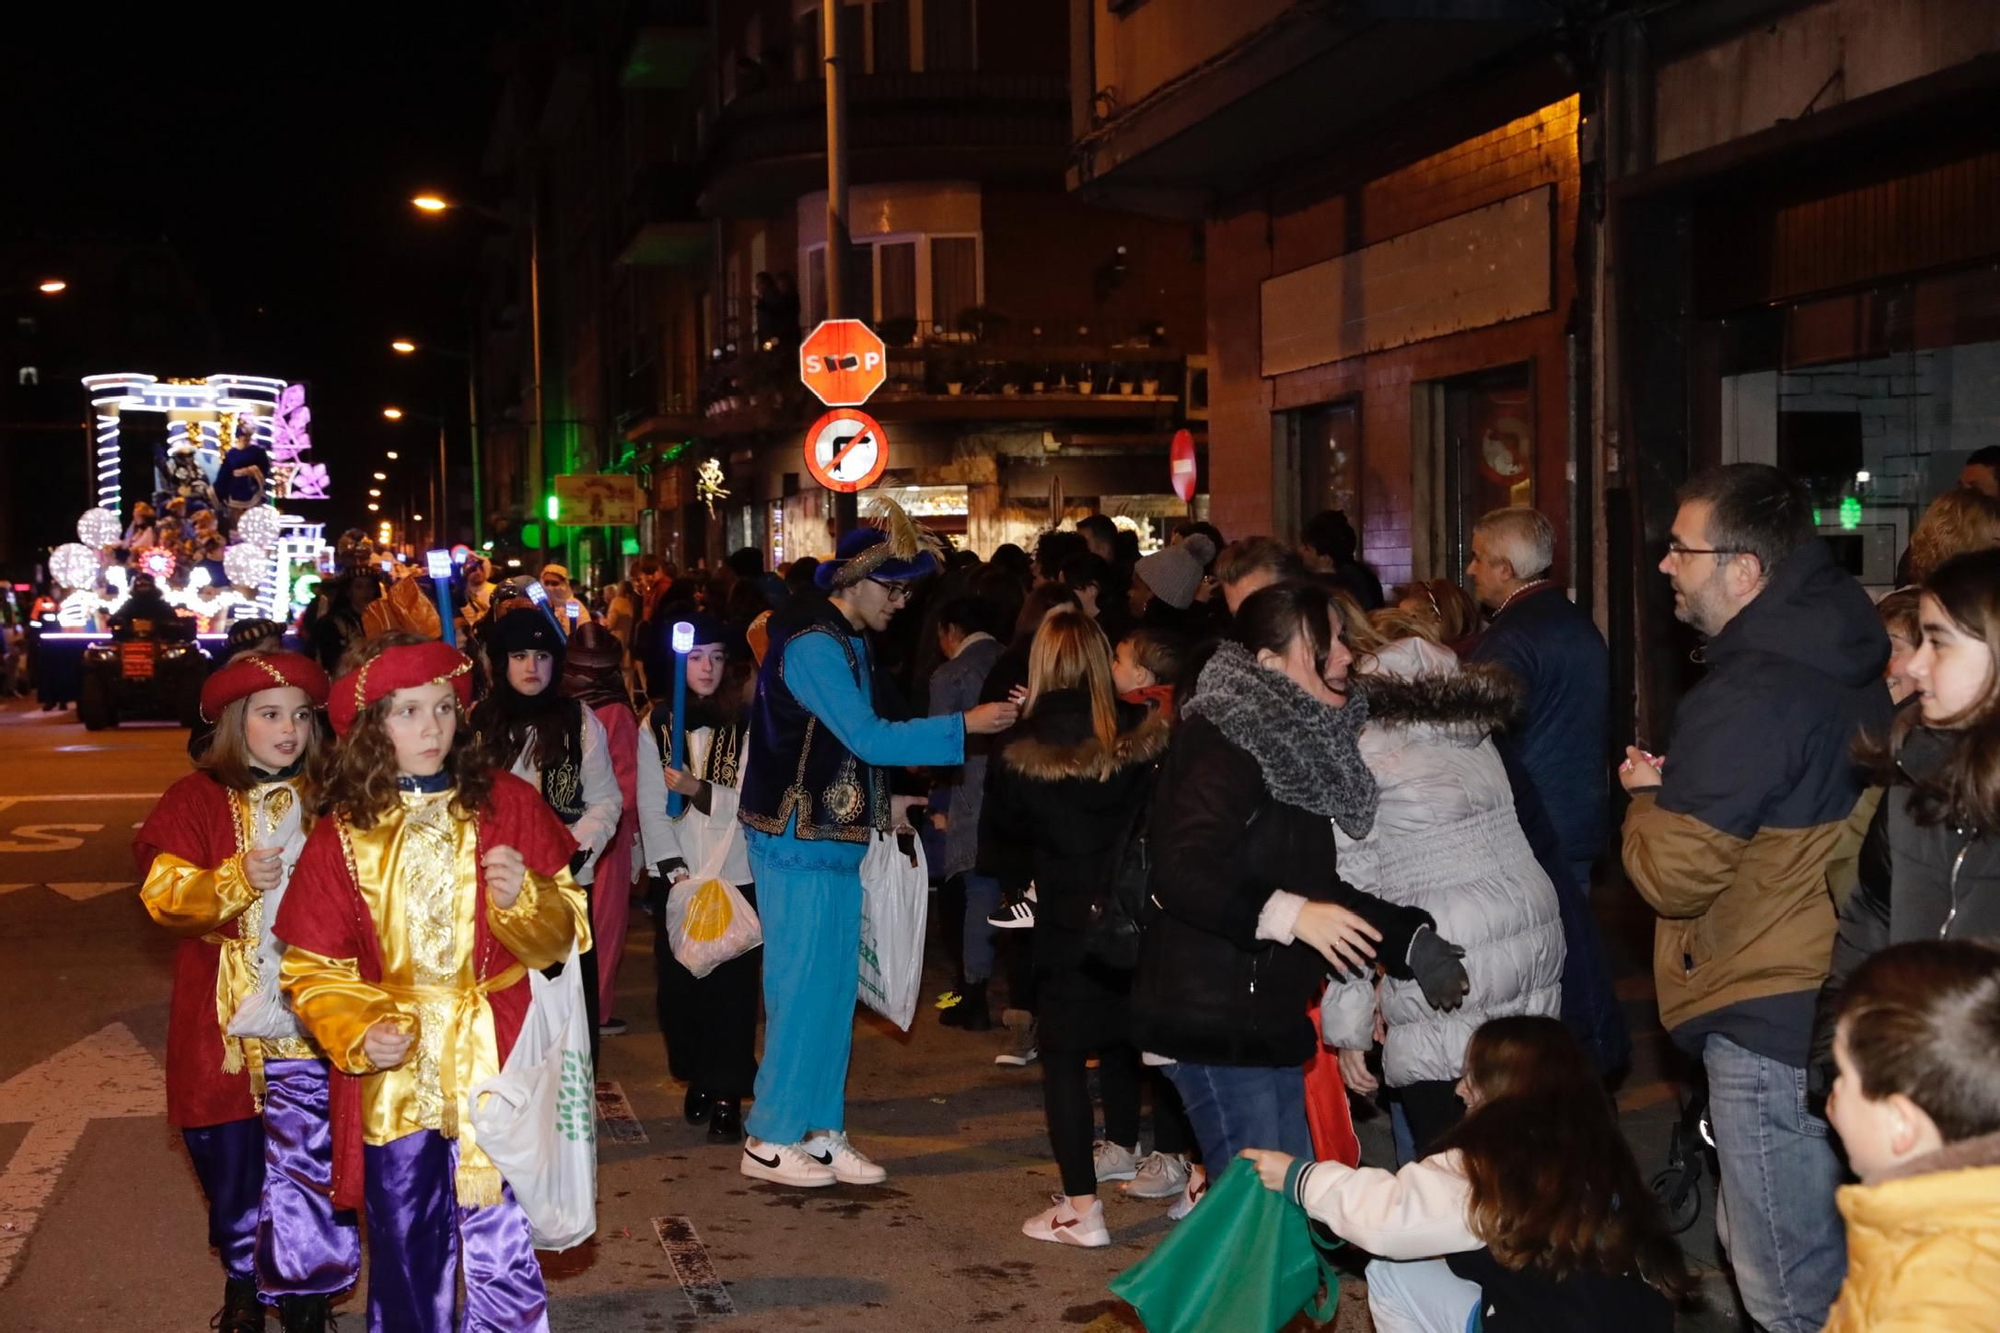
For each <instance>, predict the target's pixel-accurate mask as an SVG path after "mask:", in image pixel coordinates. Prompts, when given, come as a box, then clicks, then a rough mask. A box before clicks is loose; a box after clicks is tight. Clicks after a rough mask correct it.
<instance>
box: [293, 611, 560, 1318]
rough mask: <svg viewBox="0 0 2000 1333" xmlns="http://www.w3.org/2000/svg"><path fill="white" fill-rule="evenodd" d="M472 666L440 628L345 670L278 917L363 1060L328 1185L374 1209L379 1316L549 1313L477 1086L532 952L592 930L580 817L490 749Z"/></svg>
mask: <svg viewBox="0 0 2000 1333" xmlns="http://www.w3.org/2000/svg"><path fill="white" fill-rule="evenodd" d="M471 672H472V663H471V662H469V661H468V660H466V658H465V656H464V655H463V654H461V653H460V652H459V651H458V650H457V649H455V648H452V647H450V646H449V645H447V644H443V643H439V642H437V641H435V640H430V639H421V638H418V637H417V636H415V635H412V634H403V633H390V634H385V635H382V636H381V637H380V638H378V639H376V640H374V641H373V642H371V643H370V644H368V645H367V646H366V647H365V648H364V649H363V650H362V652H361V656H360V660H359V663H358V664H357V665H356V666H355V668H354V669H353V670H352V671H350V672H349V673H348V674H347V675H344V676H342V677H341V678H340V679H338V680H336V681H335V682H334V683H333V693H332V698H331V701H330V702H329V704H328V708H327V712H328V715H329V717H330V718H331V719H332V722H333V729H334V732H335V734H336V735H338V736H339V737H340V738H341V745H340V750H339V753H338V754H337V756H336V758H335V762H334V769H333V773H332V776H331V777H330V778H329V780H328V784H327V805H328V816H327V818H325V819H323V820H321V821H320V823H319V825H318V826H317V827H316V828H315V829H314V830H313V834H312V837H311V838H310V839H309V840H308V841H307V844H306V849H305V854H304V856H303V857H302V858H301V859H300V861H299V868H298V872H297V874H296V876H295V877H294V883H293V888H292V891H291V892H290V893H289V894H288V895H287V896H286V899H285V906H284V910H283V912H282V913H280V915H279V918H278V926H277V931H278V935H279V937H280V938H281V939H283V940H284V941H285V943H286V944H287V945H288V946H290V947H289V949H288V950H287V952H286V954H285V959H284V965H283V969H282V976H283V980H284V989H285V994H286V995H287V996H288V997H289V998H290V999H291V1001H292V1004H293V1006H294V1007H295V1008H296V1009H297V1011H298V1015H299V1018H300V1019H301V1020H302V1021H303V1022H304V1023H305V1025H306V1027H307V1029H308V1030H310V1031H311V1033H312V1034H313V1037H314V1038H315V1040H317V1041H318V1042H319V1043H320V1045H321V1046H323V1047H324V1048H325V1049H326V1052H327V1056H328V1058H329V1059H330V1060H332V1061H333V1063H334V1065H335V1067H336V1068H338V1069H340V1070H341V1071H342V1072H344V1073H348V1074H353V1075H358V1076H359V1077H357V1078H351V1079H339V1080H337V1081H336V1084H335V1097H334V1170H333V1188H334V1199H335V1202H337V1203H341V1204H343V1205H347V1206H352V1205H353V1204H356V1203H365V1205H366V1207H367V1210H368V1245H369V1263H368V1326H369V1328H370V1329H371V1330H377V1333H447V1331H448V1330H453V1329H463V1330H467V1331H468V1333H470V1331H474V1330H476V1331H478V1333H486V1331H488V1330H492V1331H494V1333H529V1330H546V1329H547V1328H548V1314H547V1305H548V1294H547V1291H546V1289H545V1288H544V1287H543V1285H542V1275H541V1270H540V1268H539V1267H538V1266H537V1265H536V1262H535V1252H534V1248H533V1243H532V1238H531V1234H530V1229H529V1225H528V1219H527V1216H526V1214H524V1213H523V1212H522V1211H521V1209H520V1207H519V1205H518V1204H516V1203H515V1202H514V1196H513V1191H512V1190H511V1189H510V1188H509V1187H508V1186H507V1184H506V1182H504V1181H503V1180H502V1179H501V1178H500V1173H499V1171H498V1169H497V1168H495V1167H494V1165H493V1163H492V1162H491V1160H489V1159H488V1158H487V1156H486V1154H485V1153H484V1152H483V1151H482V1150H481V1149H480V1147H479V1144H478V1142H477V1140H476V1137H475V1135H474V1131H473V1124H472V1115H471V1108H470V1106H469V1103H468V1097H469V1095H470V1093H471V1091H472V1089H473V1088H475V1087H477V1086H478V1085H479V1084H480V1083H481V1082H483V1081H484V1080H486V1079H488V1078H491V1077H493V1076H494V1075H496V1074H498V1073H499V1072H500V1068H501V1066H502V1064H503V1062H504V1061H505V1060H506V1058H507V1053H508V1051H509V1050H511V1049H512V1048H513V1045H514V1039H515V1037H516V1036H518V1035H519V1033H520V1030H521V1020H522V1018H523V1017H524V1016H525V1015H526V1013H527V1009H528V999H529V990H528V979H527V977H528V969H529V968H545V967H548V966H550V965H551V964H553V963H556V962H559V961H561V960H563V959H565V958H567V957H568V956H569V951H570V945H571V943H572V942H575V943H577V944H579V945H580V946H581V947H585V948H587V947H589V940H590V925H589V922H590V916H589V908H588V906H587V905H586V904H585V901H584V897H583V893H582V891H581V890H580V889H578V887H577V885H576V883H575V881H574V880H572V879H571V878H570V875H569V871H568V869H567V867H568V864H569V859H570V857H571V856H572V855H573V854H574V853H575V851H576V842H575V840H574V839H573V838H571V837H570V835H569V832H568V830H566V829H565V828H564V827H563V826H562V823H561V821H560V820H558V819H557V818H556V816H555V814H554V813H553V812H552V811H551V810H550V809H549V807H548V805H547V803H546V802H544V801H543V800H542V796H541V793H540V792H538V791H536V790H535V789H534V788H533V787H530V786H529V785H528V784H527V783H525V782H523V781H521V780H520V779H519V778H516V777H513V776H512V775H510V774H507V773H504V772H499V771H497V770H495V769H494V768H492V767H491V766H490V765H488V764H485V763H482V762H481V760H480V759H479V758H478V750H477V747H476V746H475V745H474V743H473V737H472V734H471V732H470V730H469V729H468V728H467V727H466V726H465V709H466V706H467V705H468V704H469V703H470V702H471V695H472V685H471V682H472V675H471ZM461 1267H462V1268H463V1270H464V1277H465V1308H464V1310H463V1311H462V1312H460V1313H459V1314H458V1315H457V1317H456V1318H455V1317H454V1307H455V1305H456V1304H457V1301H456V1297H457V1289H458V1278H459V1272H460V1269H461Z"/></svg>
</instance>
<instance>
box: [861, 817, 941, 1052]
mask: <svg viewBox="0 0 2000 1333" xmlns="http://www.w3.org/2000/svg"><path fill="white" fill-rule="evenodd" d="M910 842H911V845H912V847H913V848H914V855H910V856H906V855H904V854H903V851H902V849H901V848H900V847H898V846H897V845H896V835H895V834H893V833H877V834H876V835H875V836H874V837H873V838H871V839H870V840H869V843H868V854H867V855H866V856H864V857H863V858H862V859H861V984H860V986H859V987H858V989H857V994H858V996H859V998H860V1000H861V1003H863V1004H865V1005H867V1006H868V1007H869V1008H870V1009H873V1010H874V1011H875V1012H876V1013H878V1014H881V1015H882V1016H883V1017H884V1018H886V1019H888V1020H889V1021H890V1022H891V1023H894V1024H895V1025H896V1026H897V1027H899V1028H901V1029H903V1031H905V1032H908V1031H909V1030H910V1020H911V1019H913V1018H915V1017H916V1015H917V993H918V992H919V991H921V990H922V989H923V981H924V916H925V914H926V913H927V912H928V911H929V910H930V871H929V869H928V868H927V867H926V866H925V865H924V845H923V843H922V842H921V841H920V840H918V839H917V838H915V837H914V836H913V837H912V838H911V839H910Z"/></svg>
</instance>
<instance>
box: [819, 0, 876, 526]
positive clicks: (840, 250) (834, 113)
mask: <svg viewBox="0 0 2000 1333" xmlns="http://www.w3.org/2000/svg"><path fill="white" fill-rule="evenodd" d="M841 8H842V7H841V5H840V4H839V3H838V0H827V2H826V3H824V4H822V5H821V6H820V11H819V12H820V29H821V31H822V32H823V33H824V34H825V40H824V45H825V49H826V317H827V318H828V319H841V318H844V317H845V316H846V315H847V313H848V301H849V299H850V298H851V299H853V300H854V301H856V302H859V303H863V304H866V305H869V306H870V307H871V308H870V309H869V311H868V312H867V313H869V314H871V315H872V314H873V313H874V310H873V309H872V306H873V299H872V297H873V293H861V292H852V293H850V292H849V291H848V290H847V250H848V236H847V65H846V61H845V60H844V59H843V57H842V53H841V49H840V11H841ZM858 522H859V506H858V504H857V503H856V501H855V498H854V496H853V494H852V493H850V492H845V491H840V492H835V494H834V497H833V526H834V532H835V535H836V536H838V535H839V534H842V533H846V532H849V531H851V530H853V528H854V527H855V526H856V524H857V523H858Z"/></svg>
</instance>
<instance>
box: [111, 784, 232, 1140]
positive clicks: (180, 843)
mask: <svg viewBox="0 0 2000 1333" xmlns="http://www.w3.org/2000/svg"><path fill="white" fill-rule="evenodd" d="M241 850H242V849H241V848H240V847H238V846H237V845H236V813H235V811H234V810H233V809H232V808H231V805H230V801H229V792H228V790H227V789H226V788H224V787H223V785H222V784H221V783H219V782H217V781H216V780H215V779H214V778H211V777H210V776H209V775H208V774H206V773H190V774H188V775H187V776H186V777H184V778H182V779H181V780H180V781H179V782H176V783H175V784H174V785H173V786H171V787H169V788H167V790H166V793H165V794H164V795H162V796H161V797H160V803H159V804H158V805H156V806H154V807H153V813H152V814H150V815H148V816H146V822H145V824H144V825H143V826H142V827H141V828H140V829H139V835H138V836H137V837H135V838H134V839H132V859H133V860H134V861H136V862H137V863H138V866H139V875H140V877H141V878H142V879H143V878H144V877H145V875H146V873H147V872H148V871H150V870H151V869H152V867H153V858H155V857H157V856H158V855H160V854H161V853H162V852H165V853H167V854H169V855H172V856H178V857H180V858H181V859H182V860H183V861H187V862H189V863H190V864H193V865H198V866H201V867H203V868H205V869H208V870H213V869H215V868H216V867H218V866H220V865H221V864H222V863H223V862H224V861H227V860H228V859H229V858H230V857H232V856H234V855H236V854H237V853H238V852H239V851H241ZM236 927H237V923H236V922H234V921H231V922H230V923H229V924H228V925H226V926H223V927H222V928H221V929H220V930H219V931H216V932H215V933H216V934H220V935H227V936H229V937H230V938H232V939H233V938H235V937H236V933H237V929H236ZM221 966H222V946H221V945H219V944H204V943H203V942H202V941H201V939H200V938H199V937H196V938H194V939H183V940H182V941H181V942H180V947H179V948H178V949H177V950H176V951H175V953H174V995H173V1002H172V1004H171V1006H170V1008H169V1010H168V1017H167V1120H168V1122H169V1123H170V1124H172V1125H173V1126H174V1127H175V1128H177V1129H199V1128H201V1127H202V1126H204V1125H221V1124H226V1123H228V1122H229V1121H231V1120H245V1119H248V1118H249V1117H251V1116H253V1115H256V1114H257V1104H256V1102H255V1101H253V1100H252V1099H251V1096H250V1074H249V1072H248V1071H247V1070H244V1071H239V1072H237V1073H234V1074H225V1073H223V1072H222V1028H221V1025H220V1024H219V1023H218V1022H217V1021H216V1015H215V974H216V972H217V971H218V970H219V969H220V968H221Z"/></svg>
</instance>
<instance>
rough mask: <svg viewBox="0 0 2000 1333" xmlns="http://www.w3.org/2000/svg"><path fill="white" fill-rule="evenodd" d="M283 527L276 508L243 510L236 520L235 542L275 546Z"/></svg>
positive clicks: (272, 506)
mask: <svg viewBox="0 0 2000 1333" xmlns="http://www.w3.org/2000/svg"><path fill="white" fill-rule="evenodd" d="M283 527H284V524H283V523H282V522H281V521H280V515H279V513H278V510H277V506H275V505H258V506H257V507H256V508H255V509H246V510H244V511H243V514H242V516H241V517H240V518H238V519H237V520H236V534H235V535H236V540H237V541H239V542H248V543H249V544H250V545H252V546H262V547H271V546H276V545H277V544H278V535H279V533H280V532H281V531H282V530H283ZM232 577H233V576H232Z"/></svg>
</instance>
